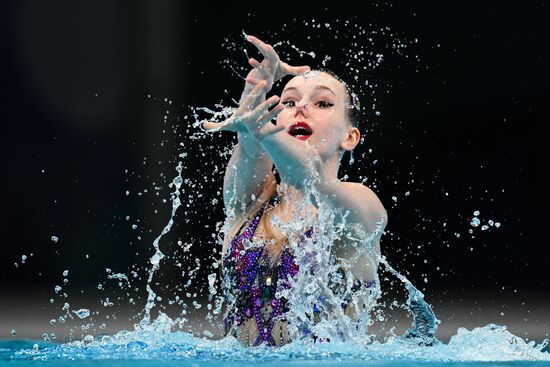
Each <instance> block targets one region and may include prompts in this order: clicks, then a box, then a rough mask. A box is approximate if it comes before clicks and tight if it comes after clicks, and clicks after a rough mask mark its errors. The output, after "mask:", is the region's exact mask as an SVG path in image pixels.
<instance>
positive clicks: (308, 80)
mask: <svg viewBox="0 0 550 367" xmlns="http://www.w3.org/2000/svg"><path fill="white" fill-rule="evenodd" d="M321 86H323V87H328V88H330V90H332V91H333V92H334V94H335V95H336V96H340V97H341V96H345V95H346V93H347V92H346V87H345V86H344V85H343V84H342V82H340V81H339V80H338V79H336V78H335V77H333V76H332V75H330V74H327V73H325V72H322V71H315V70H314V71H309V72H307V73H304V74H302V75H298V76H295V77H294V78H292V79H290V81H289V82H288V83H287V84H286V85H285V87H284V89H288V88H296V89H298V90H299V91H301V92H307V91H310V90H314V89H316V88H318V87H321Z"/></svg>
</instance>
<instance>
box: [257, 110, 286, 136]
mask: <svg viewBox="0 0 550 367" xmlns="http://www.w3.org/2000/svg"><path fill="white" fill-rule="evenodd" d="M283 109H284V106H283V105H278V106H275V108H273V109H272V110H271V111H269V112H268V113H266V114H265V115H263V116H262V117H261V118H260V119H258V124H259V125H261V126H263V125H265V124H266V123H268V122H269V121H271V120H273V119H274V118H275V117H277V115H278V114H279V113H280V112H281V111H282V110H283ZM276 127H277V131H281V130H284V129H285V127H284V126H283V125H282V124H279V125H276Z"/></svg>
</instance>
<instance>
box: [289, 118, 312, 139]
mask: <svg viewBox="0 0 550 367" xmlns="http://www.w3.org/2000/svg"><path fill="white" fill-rule="evenodd" d="M297 127H303V128H305V129H307V130H308V131H310V132H311V134H313V129H312V128H311V126H309V124H308V123H307V122H305V121H298V122H295V123H294V124H292V125H290V127H289V128H288V134H289V135H291V136H292V137H294V135H292V134H291V132H292V131H293V130H294V129H295V128H297ZM311 134H309V135H301V136H300V137H297V139H300V140H307V139H309V138H310V137H311Z"/></svg>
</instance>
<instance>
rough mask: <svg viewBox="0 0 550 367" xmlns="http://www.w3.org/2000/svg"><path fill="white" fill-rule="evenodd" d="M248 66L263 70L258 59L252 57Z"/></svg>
mask: <svg viewBox="0 0 550 367" xmlns="http://www.w3.org/2000/svg"><path fill="white" fill-rule="evenodd" d="M248 64H250V66H252V67H253V68H255V69H261V68H263V66H262V63H261V62H259V61H258V60H256V59H255V58H253V57H251V58H250V59H249V60H248Z"/></svg>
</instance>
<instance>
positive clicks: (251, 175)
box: [204, 36, 309, 216]
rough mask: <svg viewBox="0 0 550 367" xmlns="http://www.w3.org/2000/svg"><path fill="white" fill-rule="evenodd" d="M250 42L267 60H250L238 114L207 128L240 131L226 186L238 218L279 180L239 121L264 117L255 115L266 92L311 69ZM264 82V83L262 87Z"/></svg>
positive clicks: (254, 40)
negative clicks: (280, 80)
mask: <svg viewBox="0 0 550 367" xmlns="http://www.w3.org/2000/svg"><path fill="white" fill-rule="evenodd" d="M247 40H248V41H249V42H251V43H252V44H254V45H255V46H256V47H257V48H258V49H259V51H260V52H261V53H262V55H263V56H264V59H263V61H262V62H261V63H260V62H258V61H257V60H256V59H254V58H251V59H250V60H249V63H250V65H251V66H252V67H253V69H252V70H251V71H250V72H249V74H248V75H247V78H246V82H245V87H244V90H243V93H242V95H241V98H240V100H239V108H238V109H237V111H236V112H235V114H234V115H233V116H232V117H231V118H230V119H229V120H228V121H225V122H224V123H222V124H216V123H206V124H205V125H204V127H205V129H207V130H216V129H222V130H229V131H234V132H237V139H238V143H237V145H236V146H235V149H234V150H233V153H232V155H231V158H230V160H229V163H228V165H227V168H226V171H225V177H224V185H223V198H224V205H225V207H226V209H227V210H229V211H234V214H235V215H236V216H240V215H243V214H245V213H247V212H248V211H249V208H250V207H251V205H252V204H253V203H254V201H255V200H254V199H256V198H259V195H260V193H261V192H262V191H263V188H265V187H266V186H269V185H272V184H273V183H274V182H275V177H274V175H273V172H272V166H273V162H272V161H271V158H270V157H269V155H267V154H266V153H265V151H264V149H263V148H262V146H261V145H260V144H259V142H258V141H257V140H256V139H254V138H252V137H251V136H250V134H249V133H248V132H247V131H246V130H244V129H239V128H238V127H236V125H238V124H235V122H238V121H239V120H242V119H243V118H246V119H248V118H251V116H254V117H256V118H260V117H262V118H263V116H261V115H259V114H257V113H255V109H256V108H257V107H258V106H259V105H261V104H262V103H266V93H268V92H269V91H270V90H271V87H272V86H273V83H274V82H275V81H277V80H278V79H281V78H282V77H284V76H285V75H289V74H291V75H297V74H300V73H302V72H305V71H307V70H309V67H308V66H290V65H288V64H286V63H284V62H282V61H281V60H280V59H279V56H278V55H277V53H276V52H275V50H274V49H273V47H272V46H270V45H267V44H265V43H264V42H262V41H260V40H259V39H257V38H256V37H254V36H247ZM260 82H262V83H263V84H262V86H260V87H258V85H259V83H260ZM271 101H275V100H271ZM277 101H278V99H277ZM268 105H269V106H271V105H272V103H268ZM273 111H274V113H273V114H271V113H270V114H269V116H270V117H271V118H274V117H275V116H276V114H277V113H278V112H279V111H280V109H277V110H275V109H274V110H273ZM256 112H257V110H256ZM263 112H266V111H265V110H264V111H263ZM254 122H257V121H254ZM222 126H223V127H222ZM262 199H263V198H262ZM266 199H267V198H266Z"/></svg>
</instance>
